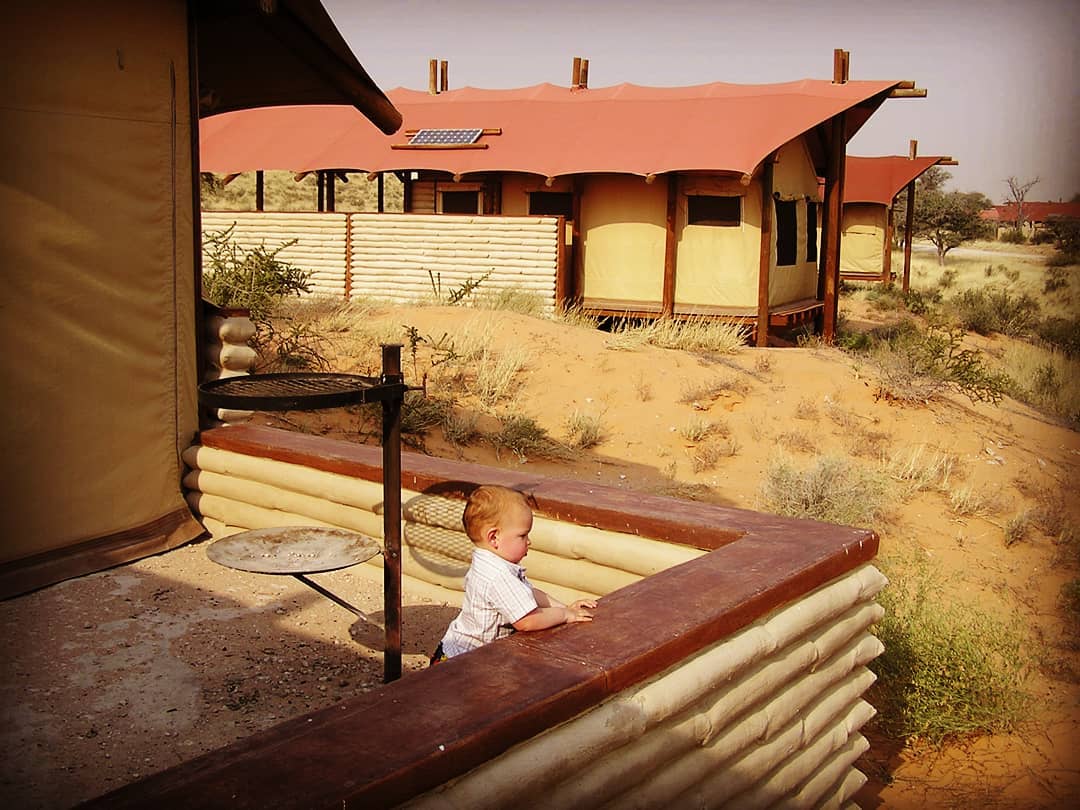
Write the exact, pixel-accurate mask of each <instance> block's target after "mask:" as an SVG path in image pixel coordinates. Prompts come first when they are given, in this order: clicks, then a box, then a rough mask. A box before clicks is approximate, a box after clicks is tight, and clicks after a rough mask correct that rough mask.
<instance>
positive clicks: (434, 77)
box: [427, 59, 439, 96]
mask: <svg viewBox="0 0 1080 810" xmlns="http://www.w3.org/2000/svg"><path fill="white" fill-rule="evenodd" d="M427 91H428V92H429V93H430V94H431V95H433V96H435V95H438V93H439V60H438V59H430V60H428V70H427Z"/></svg>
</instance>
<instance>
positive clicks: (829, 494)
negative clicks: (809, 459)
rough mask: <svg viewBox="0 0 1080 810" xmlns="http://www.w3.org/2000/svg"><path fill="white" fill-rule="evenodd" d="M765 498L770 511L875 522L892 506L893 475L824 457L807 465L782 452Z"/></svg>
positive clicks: (848, 523)
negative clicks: (801, 465) (801, 466)
mask: <svg viewBox="0 0 1080 810" xmlns="http://www.w3.org/2000/svg"><path fill="white" fill-rule="evenodd" d="M760 500H761V504H762V508H763V509H764V510H765V511H767V512H772V513H773V514H777V515H787V516H788V517H796V518H810V519H812V520H823V521H825V522H828V523H840V524H843V525H846V526H871V525H873V524H875V523H877V522H879V521H881V520H882V519H883V518H884V516H885V512H886V511H887V509H888V507H889V505H890V494H889V486H888V480H887V479H886V477H885V475H884V474H883V473H882V472H881V471H879V470H877V469H871V468H868V467H863V466H862V465H860V464H857V463H856V462H853V461H851V460H849V459H846V458H841V457H836V456H823V457H821V458H819V459H817V460H816V461H815V462H814V463H813V464H811V465H810V466H809V467H807V468H806V469H803V470H799V469H796V468H795V467H794V466H793V465H792V463H791V461H790V460H789V459H786V458H783V457H776V458H774V459H773V460H772V461H771V462H770V463H769V466H768V468H767V469H766V471H765V480H764V482H763V484H762V487H761V494H760Z"/></svg>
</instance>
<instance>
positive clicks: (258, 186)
mask: <svg viewBox="0 0 1080 810" xmlns="http://www.w3.org/2000/svg"><path fill="white" fill-rule="evenodd" d="M255 210H256V211H265V210H266V184H265V182H264V177H263V170H262V169H257V170H256V171H255Z"/></svg>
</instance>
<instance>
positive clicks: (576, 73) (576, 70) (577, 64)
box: [570, 56, 581, 87]
mask: <svg viewBox="0 0 1080 810" xmlns="http://www.w3.org/2000/svg"><path fill="white" fill-rule="evenodd" d="M579 84H581V57H580V56H575V57H574V67H573V69H572V70H571V71H570V86H571V87H577V86H578V85H579Z"/></svg>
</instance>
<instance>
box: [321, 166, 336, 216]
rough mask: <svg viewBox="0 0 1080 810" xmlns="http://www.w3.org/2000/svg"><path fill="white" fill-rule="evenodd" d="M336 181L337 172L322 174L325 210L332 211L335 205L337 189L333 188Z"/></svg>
mask: <svg viewBox="0 0 1080 810" xmlns="http://www.w3.org/2000/svg"><path fill="white" fill-rule="evenodd" d="M336 179H337V172H323V186H324V187H325V189H326V210H327V211H333V210H334V206H335V205H336V204H337V201H336V199H335V197H336V194H337V189H336V188H335V187H334V185H335V182H334V181H335V180H336Z"/></svg>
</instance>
